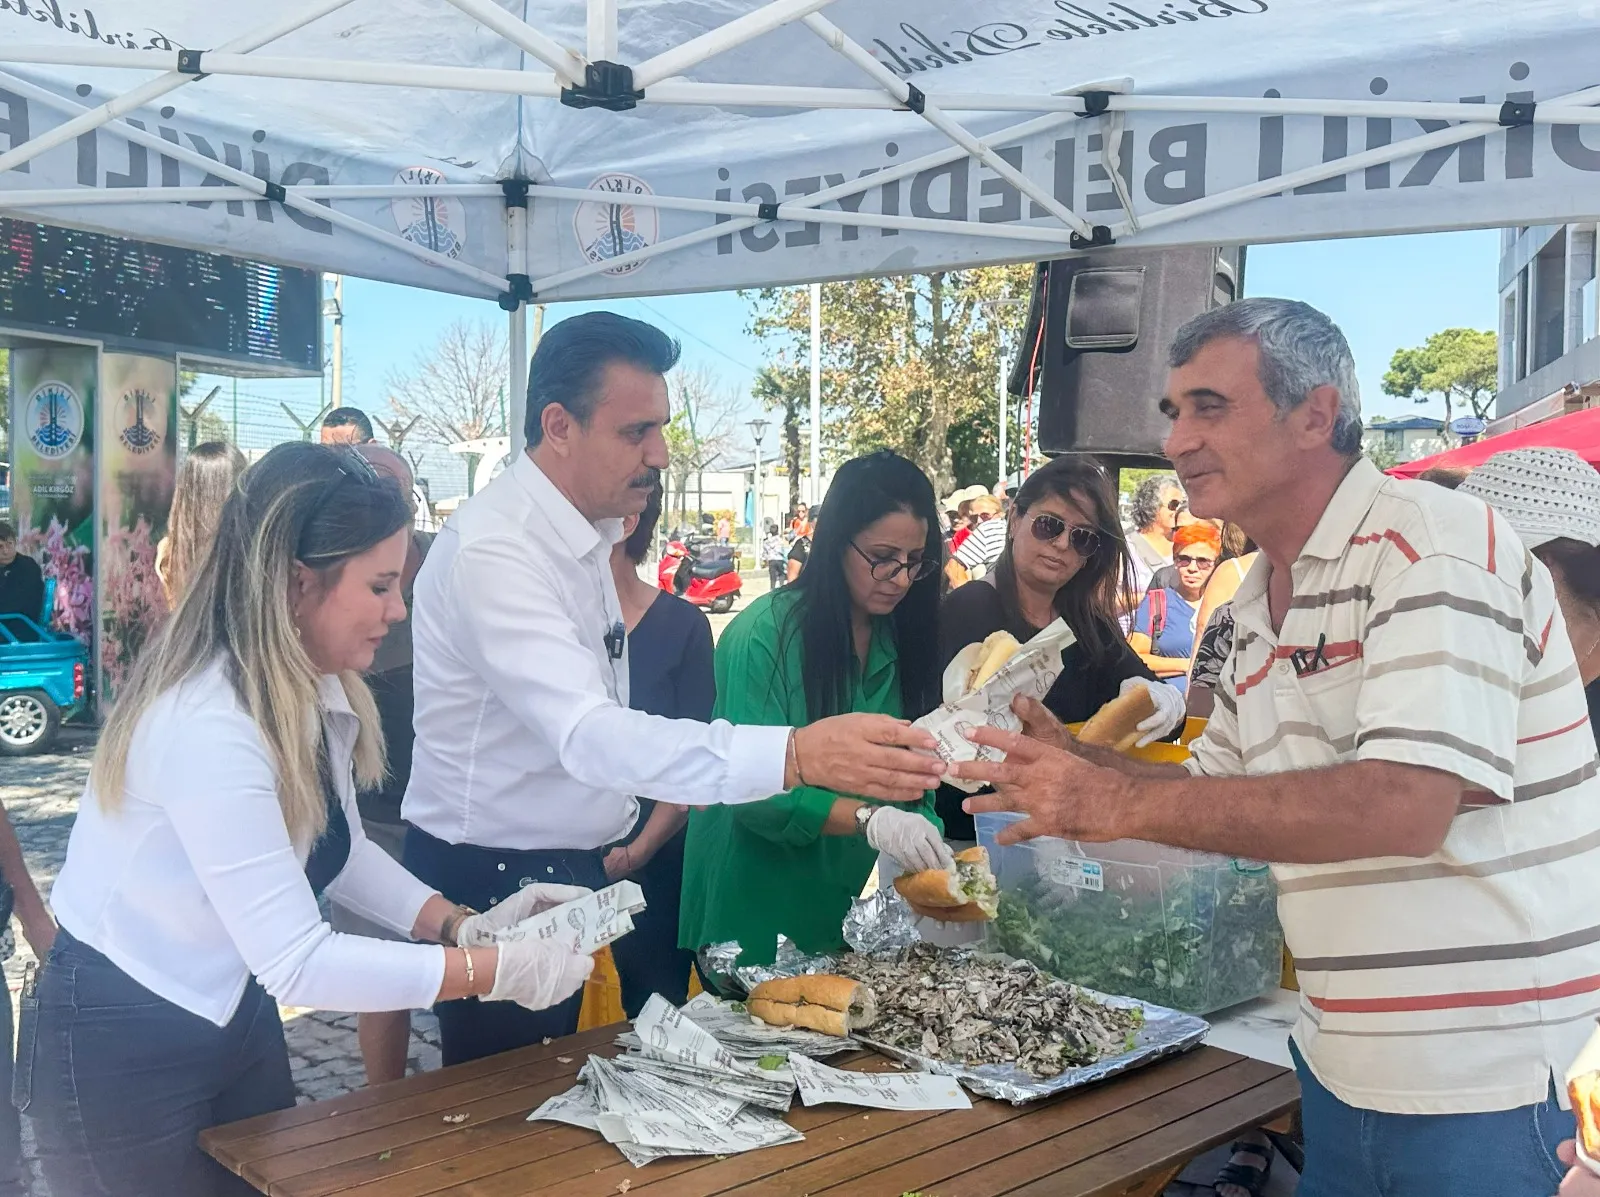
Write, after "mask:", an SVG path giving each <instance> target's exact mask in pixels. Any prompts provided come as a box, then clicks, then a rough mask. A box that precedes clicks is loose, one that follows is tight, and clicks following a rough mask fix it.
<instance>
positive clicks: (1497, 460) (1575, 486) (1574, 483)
mask: <svg viewBox="0 0 1600 1197" xmlns="http://www.w3.org/2000/svg"><path fill="white" fill-rule="evenodd" d="M1458 489H1460V490H1461V491H1462V492H1464V493H1466V494H1469V495H1473V496H1475V497H1477V498H1479V499H1482V500H1483V501H1484V502H1485V503H1487V504H1489V506H1491V507H1493V508H1494V509H1495V510H1496V511H1498V512H1499V513H1500V514H1501V515H1503V516H1505V518H1506V522H1507V523H1508V524H1510V525H1511V526H1512V527H1513V528H1515V529H1516V532H1517V535H1518V536H1520V537H1522V543H1523V544H1525V545H1527V546H1528V547H1529V548H1530V549H1536V548H1538V547H1539V546H1540V545H1542V544H1545V543H1546V542H1548V541H1552V540H1556V539H1558V538H1562V537H1564V538H1566V539H1568V540H1576V541H1580V542H1581V543H1583V544H1586V545H1600V471H1597V470H1596V469H1595V468H1594V467H1593V466H1592V465H1590V464H1589V463H1588V462H1587V461H1585V460H1584V459H1583V458H1581V457H1579V456H1578V455H1577V454H1576V453H1574V452H1573V451H1572V450H1571V449H1508V450H1506V451H1505V452H1504V453H1496V454H1495V455H1494V456H1493V457H1491V458H1489V460H1488V461H1486V462H1484V463H1483V464H1482V465H1481V466H1479V467H1478V468H1477V469H1475V470H1473V471H1472V473H1470V474H1468V475H1467V477H1466V480H1465V481H1464V482H1462V483H1461V486H1460V487H1459V488H1458Z"/></svg>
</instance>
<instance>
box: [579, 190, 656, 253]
mask: <svg viewBox="0 0 1600 1197" xmlns="http://www.w3.org/2000/svg"><path fill="white" fill-rule="evenodd" d="M589 190H590V191H609V192H612V193H613V194H615V195H616V196H617V200H618V202H617V203H614V204H611V203H601V202H599V201H596V200H585V201H584V202H583V203H581V204H579V205H578V207H577V210H576V211H575V212H574V213H573V214H572V230H573V232H574V233H575V234H576V235H577V238H578V247H579V248H580V249H582V250H583V256H584V257H586V258H588V259H589V261H591V262H595V263H599V262H609V261H610V260H611V259H613V258H620V257H622V256H623V255H624V254H631V253H633V252H635V251H636V250H641V249H644V248H646V247H647V246H650V245H654V244H655V242H656V238H657V237H658V236H659V235H660V231H661V226H660V220H659V217H658V214H657V212H656V210H655V208H653V207H649V206H647V205H644V204H638V205H635V204H630V203H628V202H627V199H628V197H629V196H630V195H654V194H655V193H654V192H653V191H651V190H650V185H649V184H648V183H646V182H645V181H644V180H643V179H641V178H638V177H636V176H634V175H625V174H620V173H612V174H604V175H601V176H600V177H599V178H597V179H595V180H594V181H593V182H592V183H590V184H589ZM644 265H645V263H644V262H624V263H623V264H622V265H620V266H614V267H612V268H611V269H610V270H607V271H606V272H605V273H606V274H612V275H617V274H630V273H632V272H633V271H635V270H638V269H639V268H640V267H641V266H644Z"/></svg>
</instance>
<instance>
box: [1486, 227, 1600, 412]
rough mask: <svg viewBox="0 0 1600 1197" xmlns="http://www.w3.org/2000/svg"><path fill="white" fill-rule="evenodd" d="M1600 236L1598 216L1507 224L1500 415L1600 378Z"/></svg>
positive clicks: (1503, 254)
mask: <svg viewBox="0 0 1600 1197" xmlns="http://www.w3.org/2000/svg"><path fill="white" fill-rule="evenodd" d="M1595 240H1596V226H1595V225H1593V224H1568V225H1533V226H1526V225H1525V226H1522V227H1519V228H1511V229H1503V230H1501V234H1500V329H1499V333H1500V336H1499V341H1500V378H1499V391H1498V393H1497V395H1496V396H1495V409H1494V410H1495V415H1496V416H1498V417H1506V416H1509V415H1511V414H1512V413H1513V412H1517V411H1519V410H1521V409H1522V408H1525V407H1527V406H1529V405H1530V404H1533V403H1535V402H1537V401H1539V400H1541V399H1545V398H1547V397H1549V396H1551V395H1554V394H1555V393H1556V392H1558V391H1560V390H1561V389H1562V388H1563V387H1565V386H1567V384H1568V383H1572V384H1575V385H1576V386H1577V387H1579V388H1583V387H1586V386H1587V385H1588V384H1590V383H1592V382H1595V381H1596V380H1600V307H1597V301H1600V294H1597V286H1600V284H1597V282H1596V278H1595Z"/></svg>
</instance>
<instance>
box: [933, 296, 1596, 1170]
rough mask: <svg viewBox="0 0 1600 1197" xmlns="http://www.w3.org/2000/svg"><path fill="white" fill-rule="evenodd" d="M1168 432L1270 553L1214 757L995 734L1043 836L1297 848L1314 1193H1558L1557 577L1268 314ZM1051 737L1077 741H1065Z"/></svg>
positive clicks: (1291, 886)
mask: <svg viewBox="0 0 1600 1197" xmlns="http://www.w3.org/2000/svg"><path fill="white" fill-rule="evenodd" d="M1171 365H1172V373H1171V377H1170V380H1169V384H1168V389H1167V394H1166V397H1165V398H1163V399H1162V401H1161V406H1162V410H1163V411H1164V412H1166V414H1167V415H1168V417H1169V418H1170V420H1171V424H1172V427H1171V432H1170V434H1169V436H1168V439H1167V442H1166V452H1167V456H1168V457H1169V458H1171V460H1172V462H1173V464H1174V466H1175V467H1176V468H1177V471H1178V474H1179V476H1180V477H1181V478H1182V480H1183V483H1184V486H1185V488H1186V489H1187V491H1188V494H1189V502H1190V506H1191V508H1192V509H1193V510H1194V512H1195V513H1196V514H1197V515H1200V516H1204V517H1221V518H1223V519H1226V520H1228V521H1230V522H1232V523H1236V524H1238V525H1239V526H1240V527H1241V528H1242V529H1243V530H1244V531H1245V533H1246V534H1248V535H1249V536H1250V537H1251V538H1252V539H1253V540H1254V541H1255V542H1256V543H1257V544H1258V545H1259V546H1260V547H1261V551H1262V558H1261V560H1260V561H1259V562H1258V564H1257V565H1256V566H1255V568H1254V569H1253V570H1252V571H1251V572H1250V574H1249V576H1248V577H1247V578H1246V580H1245V582H1244V584H1243V585H1242V587H1241V588H1240V590H1239V593H1238V595H1237V597H1236V598H1235V599H1234V600H1233V612H1234V619H1235V622H1236V628H1237V632H1236V637H1235V643H1234V650H1233V653H1232V655H1231V656H1230V657H1229V659H1228V662H1227V664H1226V665H1225V666H1224V668H1223V672H1222V678H1221V682H1220V684H1219V686H1218V689H1217V692H1216V693H1217V705H1216V712H1215V714H1214V716H1213V718H1212V720H1211V722H1210V724H1209V725H1208V726H1207V729H1206V732H1205V735H1204V736H1203V737H1202V738H1201V739H1200V740H1199V741H1197V742H1196V743H1195V744H1194V745H1193V754H1194V755H1193V759H1192V760H1190V761H1189V762H1188V765H1187V768H1186V769H1185V768H1183V767H1179V766H1171V765H1168V766H1160V765H1147V764H1139V763H1136V762H1130V761H1128V760H1127V759H1126V758H1122V757H1117V756H1115V755H1114V754H1109V753H1103V752H1096V751H1095V750H1092V749H1089V748H1086V747H1083V746H1080V745H1077V744H1075V743H1073V742H1071V738H1070V737H1068V736H1066V735H1065V733H1064V732H1061V731H1060V730H1059V728H1058V727H1055V726H1052V725H1050V723H1049V721H1048V720H1047V719H1046V718H1041V716H1042V715H1043V712H1041V711H1040V710H1038V709H1037V708H1034V707H1030V708H1028V710H1027V711H1026V712H1025V717H1026V721H1027V723H1028V726H1029V729H1030V731H1031V732H1033V733H1034V734H1035V738H1034V739H1019V738H1017V737H1013V736H1008V735H1005V734H1003V733H999V732H997V731H995V730H994V729H983V730H982V731H980V732H978V733H976V734H975V737H974V738H976V739H978V740H979V741H980V742H981V743H986V744H991V745H993V746H995V747H998V748H1002V749H1005V750H1006V753H1007V759H1006V761H1005V762H1004V763H1002V764H998V765H995V764H983V763H973V764H971V765H965V766H962V767H961V773H962V775H963V776H965V777H969V778H974V779H984V780H992V781H994V782H996V783H997V785H998V792H997V793H995V794H993V795H987V796H983V797H978V798H974V799H969V800H968V803H967V805H968V809H970V810H973V811H982V810H1010V811H1019V812H1023V813H1025V814H1027V815H1028V816H1029V817H1028V818H1027V819H1026V820H1024V821H1022V822H1020V823H1019V824H1017V825H1016V826H1014V827H1012V828H1010V829H1009V831H1008V834H1007V835H1006V836H1003V837H1002V839H1003V840H1013V841H1014V840H1017V839H1023V838H1028V837H1031V836H1036V835H1054V836H1061V837H1064V838H1068V839H1075V840H1084V841H1091V842H1104V841H1107V840H1114V839H1121V838H1135V839H1143V840H1154V841H1158V842H1163V843H1168V844H1173V845H1177V846H1180V847H1186V848H1194V849H1201V850H1206V851H1213V852H1222V853H1227V854H1230V855H1235V856H1248V857H1255V858H1259V859H1265V860H1270V861H1273V862H1275V863H1274V873H1275V875H1276V877H1277V879H1278V883H1279V888H1280V899H1279V913H1280V915H1281V918H1282V921H1283V926H1284V931H1285V934H1286V936H1287V939H1288V943H1289V947H1290V949H1291V950H1292V951H1293V952H1294V955H1295V958H1296V963H1297V966H1298V968H1299V976H1300V986H1301V1008H1300V1017H1299V1021H1298V1023H1297V1025H1296V1027H1295V1031H1294V1036H1293V1047H1294V1048H1295V1054H1296V1058H1297V1064H1298V1066H1299V1068H1300V1074H1301V1082H1302V1087H1303V1093H1304V1110H1305V1128H1306V1173H1305V1176H1304V1178H1303V1180H1302V1183H1301V1187H1300V1190H1299V1191H1300V1194H1301V1197H1433V1195H1435V1194H1437V1195H1438V1197H1445V1195H1446V1194H1448V1195H1449V1197H1472V1195H1475V1194H1483V1195H1485V1197H1488V1195H1490V1194H1492V1195H1493V1197H1548V1195H1549V1194H1550V1193H1551V1192H1553V1191H1554V1189H1555V1187H1556V1186H1557V1185H1558V1184H1559V1182H1560V1180H1561V1176H1562V1172H1563V1170H1562V1169H1561V1168H1560V1167H1559V1165H1558V1164H1557V1162H1556V1158H1555V1150H1554V1149H1555V1146H1556V1144H1557V1143H1558V1142H1559V1141H1560V1140H1561V1139H1563V1138H1567V1137H1570V1136H1571V1134H1572V1131H1573V1120H1572V1116H1571V1114H1570V1113H1568V1112H1566V1111H1564V1110H1562V1109H1561V1108H1560V1104H1559V1102H1560V1100H1561V1099H1560V1098H1559V1097H1558V1096H1557V1092H1556V1089H1557V1086H1554V1085H1553V1082H1552V1074H1559V1073H1560V1072H1562V1071H1563V1070H1564V1069H1565V1067H1566V1065H1567V1064H1568V1062H1569V1061H1570V1060H1571V1059H1572V1058H1573V1057H1574V1056H1575V1055H1576V1054H1577V1051H1578V1049H1579V1047H1580V1046H1581V1045H1582V1043H1583V1041H1584V1040H1585V1039H1586V1038H1587V1036H1588V1034H1589V1031H1590V1029H1591V1028H1592V1027H1593V1025H1594V1016H1595V1014H1596V1012H1597V1011H1600V902H1597V901H1596V900H1595V898H1594V895H1595V893H1596V888H1595V878H1596V877H1600V778H1597V776H1596V773H1597V766H1596V759H1595V743H1594V738H1593V736H1592V735H1591V733H1590V729H1589V726H1588V709H1587V705H1586V702H1585V698H1584V692H1583V689H1582V684H1581V682H1580V680H1579V677H1578V670H1577V667H1576V663H1575V660H1574V657H1573V652H1572V647H1571V645H1570V644H1569V643H1568V640H1567V633H1566V627H1565V625H1564V623H1563V622H1562V619H1561V615H1560V612H1559V609H1558V608H1557V606H1556V600H1555V594H1554V590H1553V588H1552V584H1551V580H1550V575H1549V573H1548V572H1547V571H1546V570H1545V568H1544V566H1543V565H1541V564H1540V563H1539V562H1538V561H1537V560H1536V559H1535V558H1534V557H1533V556H1532V555H1531V554H1530V553H1529V552H1527V550H1526V549H1524V547H1523V545H1522V542H1521V541H1520V540H1519V539H1518V537H1517V535H1516V534H1515V532H1513V531H1512V530H1511V528H1510V527H1509V525H1507V524H1506V523H1505V522H1504V521H1503V520H1502V519H1501V517H1500V516H1498V515H1496V514H1493V513H1492V512H1491V511H1490V510H1489V508H1487V507H1486V506H1484V505H1483V504H1482V503H1481V502H1479V501H1477V500H1476V499H1473V498H1471V497H1470V496H1467V495H1463V494H1458V493H1455V492H1452V491H1449V490H1446V489H1444V488H1442V487H1436V486H1431V485H1429V484H1427V483H1417V482H1404V481H1397V480H1394V479H1390V478H1386V477H1385V476H1384V475H1382V474H1380V473H1379V472H1378V471H1377V470H1376V469H1375V468H1374V467H1373V466H1372V465H1371V464H1370V463H1369V462H1367V461H1366V460H1365V459H1363V458H1362V457H1361V455H1360V445H1361V440H1360V438H1361V411H1360V402H1359V398H1358V393H1357V389H1356V381H1355V368H1354V362H1353V361H1352V359H1351V355H1350V349H1349V346H1348V345H1347V344H1346V342H1345V339H1344V336H1343V334H1341V333H1340V332H1339V330H1338V328H1337V327H1336V326H1335V325H1334V324H1333V323H1332V322H1331V321H1330V320H1329V319H1328V318H1327V317H1326V316H1324V315H1322V314H1321V313H1320V312H1317V311H1316V310H1315V309H1313V308H1310V307H1308V306H1307V305H1305V304H1302V303H1295V302H1291V301H1287V300H1278V299H1250V300H1243V301H1240V302H1239V303H1235V304H1233V305H1231V306H1229V307H1225V308H1220V309H1218V310H1216V311H1213V312H1209V313H1206V314H1205V315H1203V316H1200V317H1198V318H1197V319H1195V320H1194V321H1191V322H1190V323H1189V324H1188V325H1187V326H1185V327H1184V328H1183V329H1182V330H1181V331H1180V332H1179V333H1178V336H1177V338H1176V339H1175V341H1174V343H1173V346H1172V351H1171ZM1040 739H1045V740H1049V741H1052V743H1040V742H1039V740H1040Z"/></svg>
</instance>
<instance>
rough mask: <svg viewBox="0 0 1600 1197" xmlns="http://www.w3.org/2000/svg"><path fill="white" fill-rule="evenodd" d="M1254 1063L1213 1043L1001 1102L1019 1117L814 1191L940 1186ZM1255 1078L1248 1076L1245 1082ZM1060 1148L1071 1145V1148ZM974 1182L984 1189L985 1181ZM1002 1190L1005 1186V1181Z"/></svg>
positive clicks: (833, 1195) (872, 1162) (1182, 1107)
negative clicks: (1064, 1093)
mask: <svg viewBox="0 0 1600 1197" xmlns="http://www.w3.org/2000/svg"><path fill="white" fill-rule="evenodd" d="M1246 1063H1247V1061H1244V1060H1242V1059H1241V1058H1240V1057H1238V1056H1235V1055H1233V1054H1232V1053H1231V1052H1222V1051H1217V1050H1215V1049H1210V1048H1207V1049H1202V1050H1200V1051H1195V1052H1190V1053H1188V1054H1187V1055H1185V1056H1182V1057H1180V1058H1179V1059H1176V1060H1173V1061H1170V1062H1169V1063H1166V1064H1163V1065H1161V1066H1159V1067H1152V1068H1147V1069H1142V1070H1140V1071H1138V1072H1134V1073H1131V1074H1129V1075H1128V1076H1126V1077H1121V1078H1118V1079H1116V1080H1114V1081H1111V1082H1107V1083H1106V1084H1103V1085H1097V1086H1095V1087H1093V1088H1090V1089H1086V1090H1083V1091H1081V1092H1080V1093H1077V1094H1075V1095H1071V1096H1069V1097H1066V1098H1063V1099H1060V1100H1057V1101H1053V1102H1049V1103H1047V1104H1042V1105H1032V1106H1025V1107H1022V1108H1021V1109H1015V1108H1012V1107H1009V1106H1003V1105H1000V1104H999V1103H994V1108H998V1109H1000V1110H1003V1111H1005V1112H1006V1113H1008V1114H1010V1115H1011V1117H1009V1118H1005V1119H1003V1120H997V1121H995V1122H994V1124H993V1125H979V1126H977V1127H976V1128H975V1132H981V1133H973V1134H971V1135H967V1136H961V1135H960V1134H959V1132H957V1133H955V1134H952V1135H951V1136H950V1138H949V1140H947V1141H946V1142H945V1143H944V1144H943V1145H941V1146H932V1147H929V1148H927V1149H925V1150H921V1151H918V1152H916V1153H915V1154H910V1155H907V1154H905V1153H903V1152H891V1153H887V1154H886V1155H885V1156H884V1157H881V1158H876V1159H874V1158H864V1159H862V1160H861V1161H860V1162H859V1163H860V1166H859V1167H857V1168H856V1170H855V1171H853V1172H847V1173H845V1174H844V1175H842V1176H838V1177H833V1178H830V1179H827V1180H826V1181H824V1182H821V1183H818V1184H816V1185H815V1186H814V1187H813V1188H811V1189H810V1190H809V1191H810V1192H811V1193H813V1194H820V1193H823V1192H826V1193H827V1194H828V1195H829V1197H847V1195H848V1197H866V1195H868V1194H872V1195H876V1194H880V1193H883V1192H884V1191H885V1190H886V1187H892V1186H893V1185H894V1184H901V1185H902V1189H901V1190H900V1191H907V1190H917V1189H930V1188H937V1187H939V1186H940V1185H942V1184H945V1183H946V1182H948V1181H950V1179H951V1178H952V1177H955V1176H959V1175H963V1174H965V1173H968V1172H970V1171H972V1170H973V1169H974V1168H977V1167H980V1166H983V1165H995V1164H1000V1163H1003V1162H1004V1161H1005V1160H1006V1159H1007V1158H1009V1157H1010V1156H1011V1155H1013V1154H1015V1153H1017V1152H1020V1151H1022V1150H1024V1149H1027V1148H1029V1147H1032V1146H1034V1145H1036V1144H1039V1143H1045V1142H1053V1141H1055V1140H1057V1139H1058V1138H1062V1137H1063V1136H1066V1137H1067V1138H1068V1141H1069V1142H1070V1143H1071V1144H1074V1145H1076V1144H1078V1143H1079V1142H1080V1141H1082V1139H1083V1136H1084V1135H1085V1133H1086V1131H1087V1129H1088V1128H1092V1127H1094V1126H1098V1125H1099V1124H1100V1123H1101V1122H1102V1121H1104V1120H1106V1119H1108V1118H1112V1117H1115V1116H1117V1115H1125V1116H1126V1117H1127V1119H1128V1120H1129V1121H1132V1122H1134V1123H1135V1124H1137V1125H1147V1124H1148V1120H1147V1116H1146V1114H1145V1111H1148V1110H1153V1109H1157V1108H1160V1107H1158V1106H1157V1105H1156V1104H1155V1103H1158V1102H1161V1101H1162V1100H1163V1099H1165V1101H1166V1106H1167V1108H1171V1109H1174V1110H1179V1111H1184V1112H1187V1111H1188V1110H1190V1109H1192V1108H1193V1102H1194V1101H1195V1100H1196V1099H1195V1096H1194V1094H1195V1090H1194V1089H1192V1088H1191V1087H1192V1086H1194V1085H1198V1084H1203V1083H1206V1082H1208V1081H1213V1078H1216V1077H1218V1076H1220V1075H1223V1074H1225V1073H1227V1072H1228V1070H1230V1069H1237V1068H1239V1067H1241V1066H1243V1065H1244V1064H1246ZM1247 1083H1249V1082H1248V1081H1247V1080H1241V1081H1240V1082H1239V1084H1241V1085H1243V1084H1247ZM974 1112H976V1111H974ZM963 1119H965V1115H963ZM955 1125H959V1124H955ZM1056 1150H1057V1151H1065V1150H1066V1148H1065V1147H1058V1148H1057V1149H1056ZM890 1182H892V1183H890ZM972 1188H973V1191H980V1190H981V1189H982V1186H981V1185H974V1186H972ZM994 1191H995V1192H1004V1191H1005V1190H1004V1188H998V1187H997V1188H995V1189H994Z"/></svg>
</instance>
